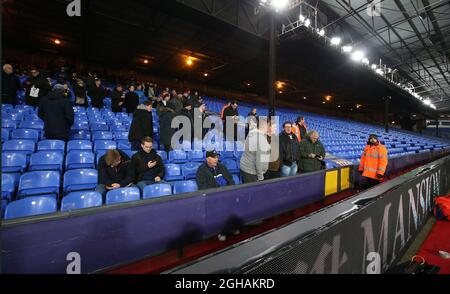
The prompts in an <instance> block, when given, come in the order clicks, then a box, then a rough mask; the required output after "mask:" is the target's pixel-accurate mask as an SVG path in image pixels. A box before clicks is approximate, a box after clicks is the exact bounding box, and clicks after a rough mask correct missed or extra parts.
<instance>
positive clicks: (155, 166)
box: [131, 137, 164, 192]
mask: <svg viewBox="0 0 450 294" xmlns="http://www.w3.org/2000/svg"><path fill="white" fill-rule="evenodd" d="M141 147H142V149H141V150H139V151H138V152H137V153H136V154H134V155H133V157H132V158H131V162H132V164H133V168H134V173H135V180H136V182H137V185H138V187H139V188H140V189H141V190H142V192H143V191H144V188H145V186H148V185H152V184H154V183H159V182H161V180H162V178H163V177H164V165H163V162H162V160H161V157H160V156H159V155H158V153H156V151H155V150H153V149H152V147H153V139H152V138H150V137H144V138H143V139H142V140H141Z"/></svg>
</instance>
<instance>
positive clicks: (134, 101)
mask: <svg viewBox="0 0 450 294" xmlns="http://www.w3.org/2000/svg"><path fill="white" fill-rule="evenodd" d="M128 90H129V92H128V93H127V94H126V95H125V104H124V106H125V108H126V109H127V113H128V114H129V113H133V112H134V111H135V110H136V108H137V107H138V105H139V95H138V94H136V92H135V91H134V90H135V88H134V85H131V86H130V87H129V88H128Z"/></svg>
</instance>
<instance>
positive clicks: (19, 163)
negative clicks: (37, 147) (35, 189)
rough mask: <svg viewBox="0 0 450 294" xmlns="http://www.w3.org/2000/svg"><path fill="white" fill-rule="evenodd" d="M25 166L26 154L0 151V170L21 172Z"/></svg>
mask: <svg viewBox="0 0 450 294" xmlns="http://www.w3.org/2000/svg"><path fill="white" fill-rule="evenodd" d="M26 167H27V156H26V154H23V153H17V152H3V153H2V172H12V173H14V172H19V173H22V172H24V171H25V169H26Z"/></svg>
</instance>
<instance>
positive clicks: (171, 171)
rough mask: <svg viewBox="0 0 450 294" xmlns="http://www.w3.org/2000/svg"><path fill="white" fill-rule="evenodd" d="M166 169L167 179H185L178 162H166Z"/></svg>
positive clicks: (165, 175)
mask: <svg viewBox="0 0 450 294" xmlns="http://www.w3.org/2000/svg"><path fill="white" fill-rule="evenodd" d="M164 169H165V173H164V179H165V180H166V181H179V180H182V179H183V175H182V174H181V167H180V166H179V165H178V164H174V163H169V164H165V165H164Z"/></svg>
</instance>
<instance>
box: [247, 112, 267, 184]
mask: <svg viewBox="0 0 450 294" xmlns="http://www.w3.org/2000/svg"><path fill="white" fill-rule="evenodd" d="M268 131H269V128H268V124H267V120H265V119H260V120H259V121H258V128H256V129H254V130H252V131H250V133H249V134H248V136H247V139H246V140H245V150H244V153H243V154H242V157H241V176H242V179H243V181H244V183H252V182H257V181H263V180H264V174H265V173H266V172H267V170H268V168H269V162H270V145H269V142H267V133H268Z"/></svg>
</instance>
